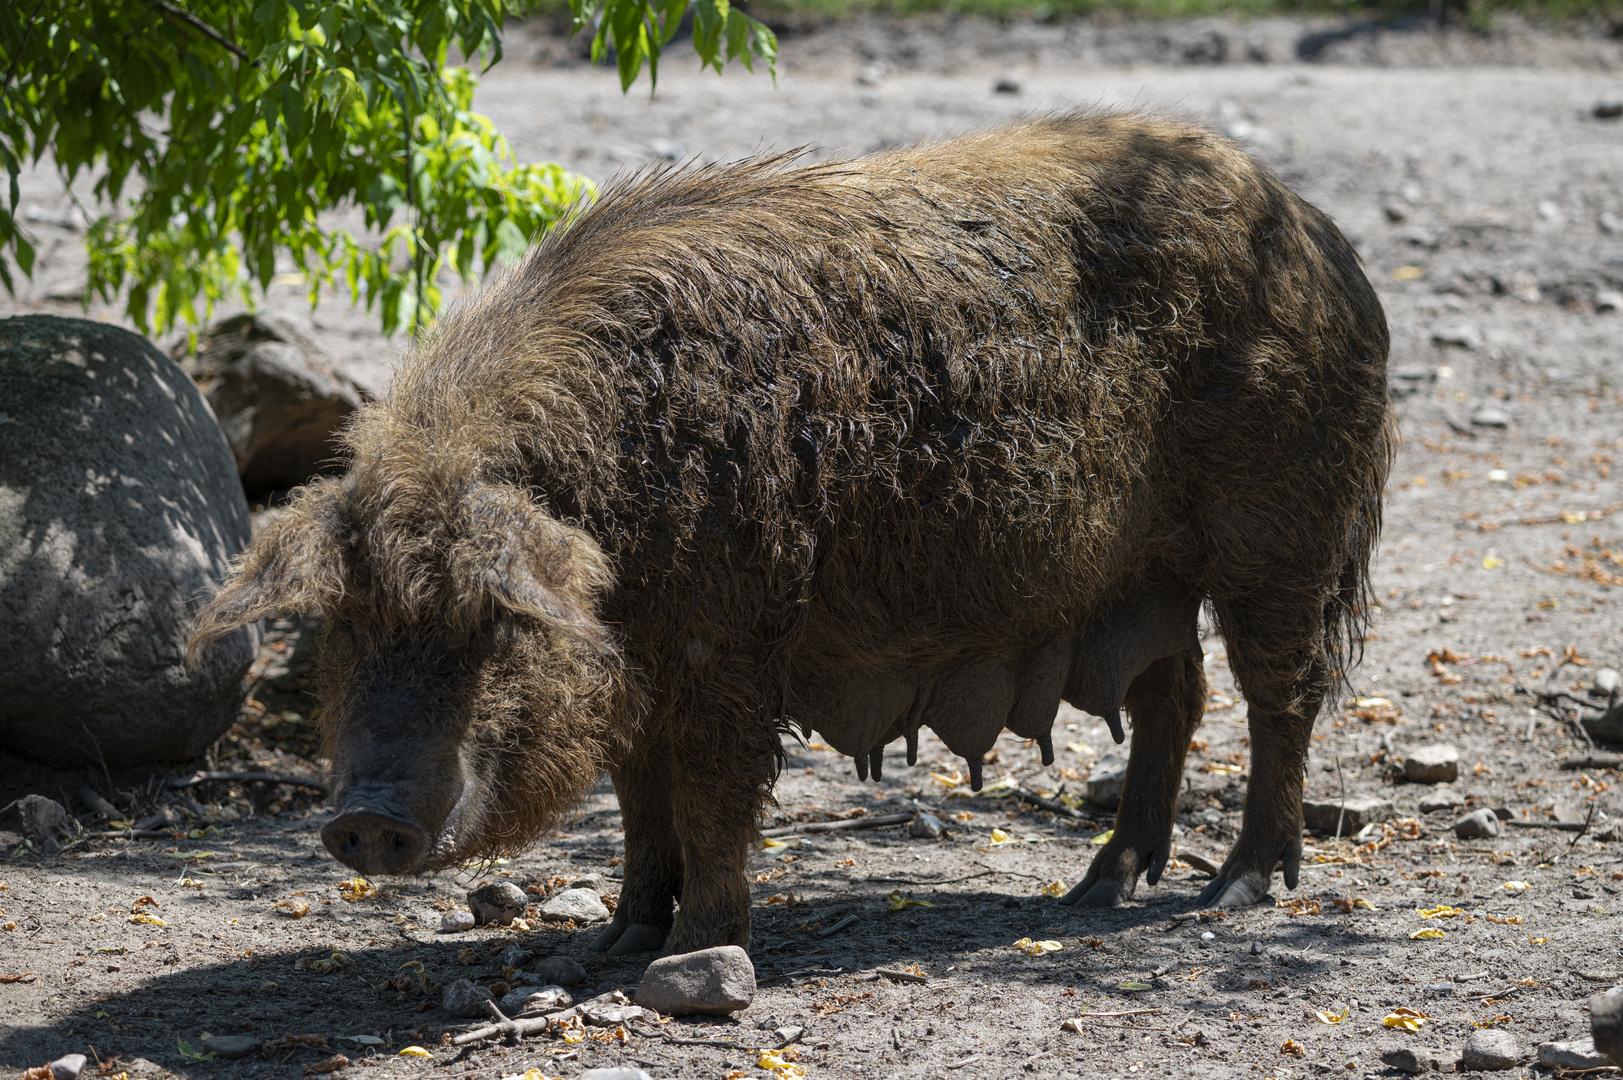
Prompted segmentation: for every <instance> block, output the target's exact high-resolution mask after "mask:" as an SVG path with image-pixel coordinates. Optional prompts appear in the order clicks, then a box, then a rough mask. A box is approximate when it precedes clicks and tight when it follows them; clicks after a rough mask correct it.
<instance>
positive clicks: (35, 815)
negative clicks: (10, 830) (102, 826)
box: [17, 795, 73, 855]
mask: <svg viewBox="0 0 1623 1080" xmlns="http://www.w3.org/2000/svg"><path fill="white" fill-rule="evenodd" d="M17 813H18V814H19V815H21V816H22V819H23V839H25V840H27V841H28V842H29V843H30V844H33V845H34V846H35V847H37V848H39V849H40V850H41V851H43V852H45V854H47V855H55V854H56V853H57V852H58V851H61V850H62V842H63V841H64V840H67V839H68V838H69V837H71V836H72V835H73V824H72V823H71V822H70V821H69V820H68V812H67V811H66V810H64V809H63V808H62V804H61V803H59V802H57V801H56V800H55V799H51V798H47V797H46V796H44V795H25V796H23V797H22V798H21V799H19V800H17Z"/></svg>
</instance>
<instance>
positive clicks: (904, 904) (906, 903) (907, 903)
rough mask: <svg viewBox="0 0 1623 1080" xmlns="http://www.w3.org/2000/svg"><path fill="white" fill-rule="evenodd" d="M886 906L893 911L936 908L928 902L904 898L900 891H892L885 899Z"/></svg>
mask: <svg viewBox="0 0 1623 1080" xmlns="http://www.w3.org/2000/svg"><path fill="white" fill-rule="evenodd" d="M885 906H886V907H888V908H889V909H890V910H891V911H902V910H904V909H906V908H910V907H935V905H934V904H932V903H930V901H928V900H915V899H913V898H912V897H911V896H903V895H902V890H900V889H892V890H891V891H890V895H889V896H887V897H885Z"/></svg>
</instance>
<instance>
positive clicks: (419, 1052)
mask: <svg viewBox="0 0 1623 1080" xmlns="http://www.w3.org/2000/svg"><path fill="white" fill-rule="evenodd" d="M433 1056H434V1055H433V1054H431V1053H429V1052H428V1051H427V1050H424V1049H423V1048H422V1047H421V1046H402V1047H401V1048H400V1052H399V1053H397V1054H395V1057H425V1058H431V1057H433ZM526 1075H527V1074H526Z"/></svg>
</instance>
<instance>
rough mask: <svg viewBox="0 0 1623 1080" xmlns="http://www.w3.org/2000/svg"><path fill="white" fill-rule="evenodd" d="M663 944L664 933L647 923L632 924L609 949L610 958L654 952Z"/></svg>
mask: <svg viewBox="0 0 1623 1080" xmlns="http://www.w3.org/2000/svg"><path fill="white" fill-rule="evenodd" d="M664 944H665V931H663V930H661V929H660V928H659V927H657V926H649V925H648V924H647V923H632V924H631V925H630V926H628V927H626V932H625V933H623V934H621V935H620V940H618V941H616V942H615V943H614V945H613V946H611V947H610V949H609V955H610V956H629V955H631V954H632V953H644V952H655V951H657V950H658V949H659V948H660V947H661V946H662V945H664Z"/></svg>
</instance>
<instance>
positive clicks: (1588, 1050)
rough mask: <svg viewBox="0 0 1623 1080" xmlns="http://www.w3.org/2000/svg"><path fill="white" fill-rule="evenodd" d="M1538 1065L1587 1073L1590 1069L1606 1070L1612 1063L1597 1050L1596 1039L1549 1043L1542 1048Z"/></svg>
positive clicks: (1539, 1049)
mask: <svg viewBox="0 0 1623 1080" xmlns="http://www.w3.org/2000/svg"><path fill="white" fill-rule="evenodd" d="M1538 1063H1539V1064H1540V1065H1543V1066H1544V1067H1545V1068H1548V1069H1571V1070H1573V1071H1574V1072H1586V1071H1588V1070H1590V1069H1604V1068H1606V1066H1608V1065H1610V1064H1611V1061H1610V1060H1609V1059H1608V1058H1607V1057H1606V1055H1605V1054H1603V1053H1601V1052H1600V1051H1599V1050H1596V1049H1595V1040H1594V1039H1572V1040H1570V1041H1568V1042H1547V1043H1545V1044H1543V1045H1542V1046H1540V1047H1539V1048H1538Z"/></svg>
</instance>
